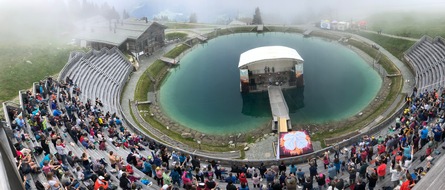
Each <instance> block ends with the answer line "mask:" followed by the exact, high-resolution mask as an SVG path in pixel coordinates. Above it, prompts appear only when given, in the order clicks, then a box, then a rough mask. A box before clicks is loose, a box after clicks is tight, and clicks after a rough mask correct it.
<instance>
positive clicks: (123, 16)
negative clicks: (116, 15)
mask: <svg viewBox="0 0 445 190" xmlns="http://www.w3.org/2000/svg"><path fill="white" fill-rule="evenodd" d="M127 18H130V15H129V14H128V12H127V10H125V9H124V12H123V13H122V19H127Z"/></svg>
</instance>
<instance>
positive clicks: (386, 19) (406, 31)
mask: <svg viewBox="0 0 445 190" xmlns="http://www.w3.org/2000/svg"><path fill="white" fill-rule="evenodd" d="M366 20H367V21H368V29H370V30H373V31H378V30H382V32H383V33H388V34H393V35H397V36H404V37H411V38H421V37H422V36H423V35H430V36H433V37H434V36H442V37H445V30H444V28H445V22H444V20H445V13H444V12H438V11H428V12H426V11H422V12H421V11H396V12H394V11H393V12H384V13H377V14H374V15H372V16H370V17H369V18H367V19H366Z"/></svg>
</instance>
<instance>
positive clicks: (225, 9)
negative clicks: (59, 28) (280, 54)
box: [95, 0, 445, 22]
mask: <svg viewBox="0 0 445 190" xmlns="http://www.w3.org/2000/svg"><path fill="white" fill-rule="evenodd" d="M95 1H96V2H98V1H100V2H104V1H105V0H95ZM107 2H108V3H110V4H114V5H116V6H117V7H120V8H126V9H127V10H134V9H137V7H139V6H141V5H143V4H144V5H146V6H148V7H150V8H149V9H150V10H156V11H158V12H160V11H165V10H167V9H168V10H169V11H170V12H180V13H184V14H189V13H191V12H196V13H197V15H198V17H199V18H201V19H200V20H201V21H203V20H204V21H205V22H211V20H212V19H206V18H214V17H216V16H218V15H222V14H224V13H232V12H236V13H239V14H240V15H242V16H244V15H245V16H251V15H252V14H253V10H254V8H255V7H257V6H258V7H260V9H261V11H262V13H263V14H264V15H265V16H267V15H270V16H271V17H274V18H279V19H283V20H288V19H293V18H294V17H296V16H302V15H303V16H312V15H317V16H319V15H321V16H325V17H336V19H340V20H350V19H361V18H366V17H367V16H368V15H369V14H373V13H375V12H381V11H390V10H397V11H400V10H422V11H430V10H431V9H434V10H440V9H441V10H445V0H223V1H221V0H107Z"/></svg>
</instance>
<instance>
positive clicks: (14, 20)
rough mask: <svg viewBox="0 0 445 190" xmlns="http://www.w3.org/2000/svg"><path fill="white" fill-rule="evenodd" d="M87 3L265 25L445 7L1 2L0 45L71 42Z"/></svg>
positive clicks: (429, 2) (328, 0) (332, 1)
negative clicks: (255, 18) (258, 19)
mask: <svg viewBox="0 0 445 190" xmlns="http://www.w3.org/2000/svg"><path fill="white" fill-rule="evenodd" d="M84 2H90V3H94V4H96V5H97V6H99V7H100V6H102V5H103V4H104V3H107V4H108V5H109V6H110V7H114V8H115V10H116V12H117V13H119V14H120V16H122V12H123V10H124V9H125V10H126V11H127V12H128V13H129V15H130V16H131V17H138V18H140V17H143V16H146V17H148V18H149V19H153V18H154V17H156V16H167V17H168V18H169V20H171V21H178V22H187V21H188V18H189V15H190V14H191V13H196V14H197V17H198V22H202V23H216V22H218V21H220V20H221V19H222V20H234V19H237V18H243V17H249V18H251V17H252V15H253V14H254V10H255V8H256V7H259V8H260V10H261V13H262V18H263V21H264V23H265V24H304V23H310V22H316V21H319V20H320V19H331V20H345V21H351V20H352V21H357V20H362V19H366V18H367V17H368V16H369V15H372V14H376V13H377V14H378V13H380V12H388V11H417V12H419V11H422V12H439V11H440V10H443V9H444V8H445V1H442V0H422V1H419V0H403V1H400V0H372V1H365V0H274V1H271V0H245V1H240V0H224V1H218V0H0V23H2V30H0V41H1V42H5V41H11V40H19V41H20V40H21V42H25V43H26V42H29V41H30V40H31V41H33V40H37V41H38V40H39V39H40V40H46V38H56V39H63V40H66V39H68V38H70V37H71V36H72V34H73V33H75V32H76V28H75V25H74V23H76V22H78V21H81V20H82V19H84V18H82V14H79V13H78V10H75V9H76V8H77V9H80V8H81V7H82V4H83V3H84ZM76 11H77V12H76ZM92 14H94V13H92ZM79 15H80V16H79ZM83 16H85V15H84V14H83Z"/></svg>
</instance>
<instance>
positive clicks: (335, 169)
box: [8, 78, 445, 190]
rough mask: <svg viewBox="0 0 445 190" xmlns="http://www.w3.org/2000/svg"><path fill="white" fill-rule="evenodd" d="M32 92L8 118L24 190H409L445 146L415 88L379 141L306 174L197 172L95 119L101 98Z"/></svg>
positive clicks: (235, 169)
mask: <svg viewBox="0 0 445 190" xmlns="http://www.w3.org/2000/svg"><path fill="white" fill-rule="evenodd" d="M36 92H37V93H36V94H32V93H31V92H27V94H26V95H25V96H24V99H23V104H24V105H23V106H24V110H22V111H21V110H15V109H9V113H8V114H9V116H10V119H11V120H12V121H13V122H12V126H11V128H12V129H13V131H14V139H15V141H16V143H15V146H14V147H15V148H16V152H15V156H16V158H17V163H18V168H19V172H20V173H21V175H22V176H23V179H24V184H25V187H26V188H27V189H31V183H33V181H32V179H33V177H35V176H36V175H44V176H45V178H46V182H44V183H43V185H42V183H40V182H36V183H35V184H34V185H35V186H36V187H37V188H38V189H39V188H41V186H46V187H45V188H46V189H51V190H53V189H54V190H56V189H61V188H63V189H94V190H97V189H117V188H118V187H120V188H121V189H140V188H143V187H144V186H145V185H151V184H156V185H157V186H158V187H159V188H161V189H178V188H184V189H199V190H201V189H206V190H207V189H219V188H224V187H225V188H226V189H229V190H235V189H239V190H247V189H251V188H253V189H261V190H263V189H273V190H278V189H285V188H286V189H297V188H302V189H305V190H306V189H308V190H310V189H320V190H321V189H345V188H349V189H357V190H362V189H370V190H372V189H374V188H375V187H376V186H377V185H378V184H379V185H380V186H381V187H384V188H388V189H389V188H390V189H392V188H400V189H401V190H407V189H411V188H412V187H413V186H414V185H415V183H416V182H417V181H419V180H420V179H421V177H422V176H423V175H424V173H425V172H427V171H428V170H429V169H430V167H431V166H432V164H433V163H432V161H433V160H434V157H435V155H436V154H439V153H440V152H439V151H440V150H439V148H440V147H441V143H442V142H443V140H444V138H445V134H444V133H443V131H444V127H445V125H444V119H445V90H442V91H441V92H440V91H439V90H433V91H423V92H417V90H416V89H414V93H413V96H411V97H407V99H406V100H407V102H408V106H407V108H406V109H405V110H404V112H403V114H402V115H400V117H398V118H397V119H396V121H395V124H394V125H392V126H390V127H389V129H388V133H387V135H380V136H363V138H362V140H361V141H360V142H357V143H356V144H354V145H353V146H351V147H336V148H335V149H334V151H333V152H325V154H324V155H323V156H322V157H320V158H312V159H309V160H308V166H305V165H295V164H291V165H285V164H284V163H283V162H281V163H277V164H276V165H272V166H266V165H264V164H261V165H260V166H256V167H255V166H248V165H243V166H238V165H233V166H230V169H229V167H224V166H221V165H220V164H219V163H218V162H216V161H209V162H206V163H201V161H200V160H199V159H197V158H196V157H192V156H190V155H185V154H181V153H179V152H175V151H169V150H168V149H167V148H166V147H163V146H161V145H158V144H156V143H155V142H154V141H150V140H148V139H144V138H143V137H141V136H139V135H137V134H135V133H133V132H131V131H130V130H128V129H127V128H125V126H124V125H122V121H121V119H120V118H119V117H118V116H117V115H116V114H115V113H113V114H111V113H109V112H104V111H102V109H104V104H103V103H102V102H101V101H100V100H99V99H97V98H96V100H95V102H91V101H90V100H89V99H88V100H87V101H86V102H82V101H81V100H80V99H81V98H80V96H81V95H82V92H81V89H80V88H79V87H78V86H76V84H75V83H74V82H73V81H72V80H70V79H69V78H67V79H66V80H65V81H63V82H57V81H53V80H52V79H51V78H48V79H47V80H44V81H41V82H40V83H39V85H37V86H36ZM25 119H27V120H25ZM78 145H79V146H82V147H83V148H82V150H83V151H81V152H82V153H81V154H79V155H76V152H74V151H72V150H71V151H70V150H68V146H71V147H73V148H77V146H78ZM109 146H114V148H113V149H111V148H110V147H109ZM87 150H94V151H101V152H105V151H106V155H108V157H102V158H100V157H94V158H92V157H91V155H88V151H87ZM112 150H117V151H123V152H124V153H125V154H126V155H127V156H126V158H123V156H119V155H122V152H120V154H118V153H117V152H116V151H112ZM124 150H125V151H124ZM127 153H128V154H127ZM415 155H417V158H416V157H415ZM415 159H420V160H422V161H423V160H424V159H425V160H426V164H425V165H424V166H422V167H420V165H418V166H414V165H413V161H414V160H415ZM320 163H321V164H320ZM307 168H308V169H307ZM137 171H140V172H137ZM138 173H142V174H144V175H143V176H141V175H138ZM388 178H389V180H387V179H388ZM116 179H117V181H116ZM35 181H36V180H35ZM39 183H40V184H39Z"/></svg>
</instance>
